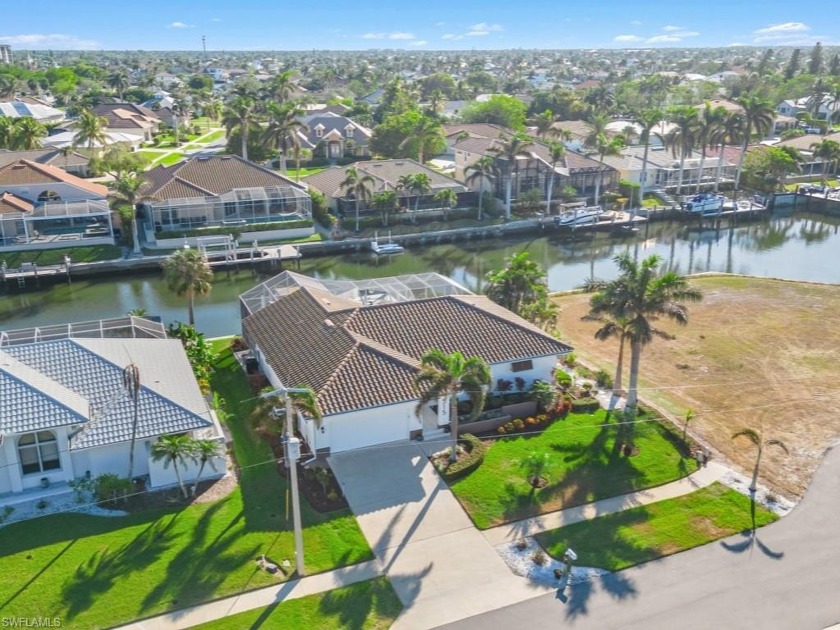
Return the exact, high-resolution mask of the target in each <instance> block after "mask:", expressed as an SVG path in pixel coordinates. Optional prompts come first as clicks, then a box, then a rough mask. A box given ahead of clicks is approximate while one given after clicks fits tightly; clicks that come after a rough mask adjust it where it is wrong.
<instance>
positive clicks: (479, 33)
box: [464, 31, 490, 37]
mask: <svg viewBox="0 0 840 630" xmlns="http://www.w3.org/2000/svg"><path fill="white" fill-rule="evenodd" d="M489 34H490V31H467V32H466V33H464V35H465V36H466V37H484V36H485V35H489Z"/></svg>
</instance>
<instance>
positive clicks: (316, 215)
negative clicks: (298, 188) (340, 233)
mask: <svg viewBox="0 0 840 630" xmlns="http://www.w3.org/2000/svg"><path fill="white" fill-rule="evenodd" d="M309 197H310V198H311V199H312V218H313V219H315V220H316V221H317V222H318V223H320V224H321V225H323V226H324V227H327V228H328V227H332V224H333V223H334V222H335V218H334V217H333V216H332V215H331V214H330V213H329V208H327V198H326V197H325V196H324V195H322V194H321V193H320V192H318V191H317V190H314V189H311V190H310V191H309Z"/></svg>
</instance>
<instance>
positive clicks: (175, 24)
mask: <svg viewBox="0 0 840 630" xmlns="http://www.w3.org/2000/svg"><path fill="white" fill-rule="evenodd" d="M166 28H195V24H186V23H185V22H172V24H167V25H166Z"/></svg>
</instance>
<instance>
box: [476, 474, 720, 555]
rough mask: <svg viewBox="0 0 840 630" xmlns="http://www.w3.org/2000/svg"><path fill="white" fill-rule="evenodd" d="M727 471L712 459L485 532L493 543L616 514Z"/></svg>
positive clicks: (702, 484)
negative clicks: (661, 479)
mask: <svg viewBox="0 0 840 630" xmlns="http://www.w3.org/2000/svg"><path fill="white" fill-rule="evenodd" d="M727 472H729V469H728V468H726V467H725V466H722V465H721V464H716V463H715V462H710V463H709V464H708V465H707V466H706V467H705V468H700V469H699V470H698V471H696V472H695V473H693V474H692V475H689V476H688V477H684V478H682V479H678V480H677V481H672V482H671V483H666V484H665V485H662V486H658V487H656V488H648V489H646V490H638V491H636V492H631V493H630V494H623V495H621V496H617V497H611V498H609V499H601V500H600V501H595V502H593V503H586V504H584V505H579V506H577V507H572V508H568V509H565V510H560V511H559V512H550V513H549V514H541V515H540V516H535V517H533V518H528V519H525V520H522V521H517V522H515V523H508V524H506V525H500V526H499V527H493V528H492V529H487V530H485V531H484V532H483V534H484V537H485V538H486V539H487V541H488V542H489V543H490V544H491V545H494V546H495V545H500V544H502V543H505V542H512V541H514V540H516V539H518V538H521V537H522V536H531V535H533V534H538V533H539V532H544V531H547V530H550V529H557V528H558V527H563V526H564V525H571V524H572V523H578V522H580V521H584V520H589V519H592V518H595V517H597V516H604V515H605V514H613V513H614V512H621V511H622V510H627V509H630V508H633V507H636V506H639V505H647V504H648V503H656V502H657V501H664V500H665V499H673V498H674V497H679V496H682V495H684V494H689V493H691V492H694V491H695V490H699V489H700V488H705V487H706V486H708V485H711V484H712V483H714V482H715V481H719V480H720V479H721V478H722V477H723V476H724V475H725V474H726V473H727Z"/></svg>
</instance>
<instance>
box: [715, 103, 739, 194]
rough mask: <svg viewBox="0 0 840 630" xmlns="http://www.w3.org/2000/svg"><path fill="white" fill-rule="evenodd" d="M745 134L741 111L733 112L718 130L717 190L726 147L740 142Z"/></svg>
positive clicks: (721, 176)
mask: <svg viewBox="0 0 840 630" xmlns="http://www.w3.org/2000/svg"><path fill="white" fill-rule="evenodd" d="M743 134H744V116H743V114H742V113H741V112H731V113H729V114H728V115H727V117H726V120H724V121H723V125H722V126H721V128H720V130H719V131H718V142H719V144H718V150H719V151H720V154H719V155H718V164H717V173H716V174H715V192H717V191H718V189H719V188H720V180H721V179H722V178H723V164H724V162H725V159H724V149H725V148H726V147H727V146H731V145H735V144H739V143H740V142H741V138H742V137H743Z"/></svg>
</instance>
